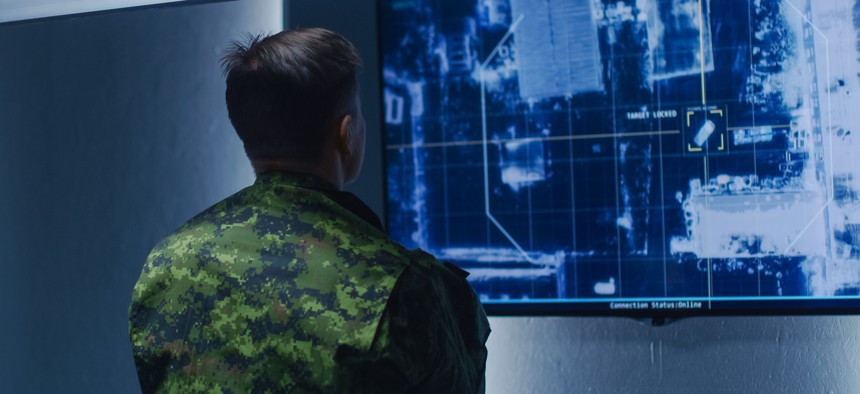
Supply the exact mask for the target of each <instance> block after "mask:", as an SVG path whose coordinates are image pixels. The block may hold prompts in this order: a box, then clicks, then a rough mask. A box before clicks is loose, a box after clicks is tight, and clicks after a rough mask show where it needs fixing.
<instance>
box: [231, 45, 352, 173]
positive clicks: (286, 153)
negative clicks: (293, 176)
mask: <svg viewBox="0 0 860 394" xmlns="http://www.w3.org/2000/svg"><path fill="white" fill-rule="evenodd" d="M222 66H223V68H224V72H225V74H226V75H227V93H226V97H227V112H228V114H229V116H230V121H231V122H232V123H233V127H234V128H235V129H236V132H237V134H238V135H239V138H240V139H241V140H242V142H243V143H244V145H245V152H246V153H247V155H248V158H249V159H250V160H251V163H252V165H253V166H254V170H255V171H256V172H257V173H258V174H259V173H262V172H266V171H270V170H293V171H300V172H310V173H315V174H317V175H323V176H324V177H327V178H329V180H331V181H332V182H334V183H336V186H338V187H342V186H343V184H346V183H348V182H350V181H352V180H353V179H354V178H355V176H356V175H357V174H358V172H359V170H360V169H361V163H362V161H363V157H364V139H365V129H364V128H365V125H364V118H363V117H362V114H361V104H360V102H359V98H358V90H359V87H358V80H357V74H358V71H359V68H360V67H361V59H360V58H359V56H358V52H357V51H356V49H355V47H353V45H352V44H351V43H350V42H349V41H347V40H346V39H345V38H344V37H343V36H341V35H340V34H337V33H335V32H332V31H329V30H325V29H318V28H313V29H295V30H287V31H283V32H280V33H277V34H274V35H272V36H268V37H264V36H249V37H248V38H247V40H246V41H245V42H236V43H234V44H233V46H232V47H231V48H230V49H229V50H228V51H227V53H226V54H225V55H224V58H223V60H222ZM332 172H338V174H335V173H332ZM332 177H335V178H337V177H339V179H340V184H337V183H338V179H331V178H332Z"/></svg>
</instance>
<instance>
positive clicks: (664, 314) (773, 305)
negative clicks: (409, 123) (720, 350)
mask: <svg viewBox="0 0 860 394" xmlns="http://www.w3.org/2000/svg"><path fill="white" fill-rule="evenodd" d="M383 1H388V0H375V2H374V5H375V12H376V21H377V23H376V43H377V53H376V55H377V61H378V64H379V68H378V69H377V70H376V72H377V76H378V78H379V86H377V100H378V103H379V119H380V120H381V122H380V123H381V124H380V139H379V140H380V141H381V143H382V174H381V175H382V183H383V199H384V201H383V204H382V206H383V223H384V225H385V227H386V232H388V225H389V216H390V212H389V211H390V209H389V201H388V193H389V185H388V169H389V167H388V163H389V153H388V149H386V148H385V147H386V143H387V139H388V133H387V126H386V123H385V111H386V108H385V99H384V89H385V87H384V78H383V74H384V71H383V69H384V66H385V51H384V47H383V37H382V35H383V29H382V25H383V23H384V21H383V18H382V16H383V13H382V7H383V5H382V2H383ZM701 298H702V297H690V299H695V300H696V301H700V302H703V303H708V302H709V301H701ZM738 298H752V297H738ZM667 300H668V299H659V298H641V299H636V300H625V301H623V302H643V303H651V302H667ZM671 300H672V301H668V302H678V301H683V300H681V299H679V298H672V299H671ZM781 302H791V303H792V304H791V305H790V306H784V307H781V306H779V304H780V303H781ZM610 303H611V301H609V300H607V301H601V300H600V299H599V298H594V299H585V300H584V301H580V302H570V301H563V300H560V301H552V302H542V301H537V300H535V301H531V302H499V301H482V306H483V308H484V310H485V312H486V313H487V315H489V316H500V317H518V316H521V317H539V316H553V317H561V316H566V317H622V318H633V319H637V320H650V322H651V324H652V325H654V326H662V325H664V324H666V323H667V322H668V321H672V320H677V319H683V318H690V317H730V316H738V317H741V316H850V315H858V314H860V295H856V296H838V297H828V298H823V299H822V298H819V299H810V298H808V297H786V298H785V299H784V300H735V301H725V300H717V301H710V303H717V304H719V308H718V309H713V308H712V307H708V308H701V309H651V308H648V309H638V310H637V309H612V308H611V307H610ZM738 303H742V304H743V305H745V306H743V307H741V306H735V304H738ZM584 304H590V305H589V306H590V307H587V308H583V307H577V306H578V305H584ZM760 304H767V305H766V306H765V305H760ZM839 304H842V305H839ZM601 306H603V307H601ZM711 306H712V305H711Z"/></svg>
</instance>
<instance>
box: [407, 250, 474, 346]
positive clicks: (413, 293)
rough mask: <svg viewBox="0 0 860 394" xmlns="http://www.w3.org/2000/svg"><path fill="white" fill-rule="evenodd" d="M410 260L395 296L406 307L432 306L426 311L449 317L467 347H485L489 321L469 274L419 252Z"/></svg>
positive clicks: (412, 253) (413, 252)
mask: <svg viewBox="0 0 860 394" xmlns="http://www.w3.org/2000/svg"><path fill="white" fill-rule="evenodd" d="M409 257H410V263H411V264H410V265H409V266H408V267H407V268H406V269H405V270H404V271H403V274H402V275H401V276H400V278H399V279H398V282H397V284H396V285H395V288H394V292H393V293H392V297H396V298H398V299H399V302H400V303H405V304H413V305H414V304H416V303H418V304H421V303H423V304H428V303H429V304H430V305H426V307H425V308H423V309H424V310H428V311H431V310H436V311H439V312H441V313H444V314H448V315H450V316H451V317H452V318H453V319H454V323H455V325H456V329H457V330H458V331H459V332H460V334H461V335H462V338H463V340H464V342H465V343H466V345H467V346H468V347H475V348H482V347H483V345H484V343H485V342H486V340H487V337H488V336H489V332H490V329H489V322H488V320H487V316H486V313H485V312H484V308H483V306H482V305H481V302H480V301H479V300H478V297H477V295H476V294H475V291H474V290H473V289H472V286H471V285H470V284H469V282H468V281H467V280H466V278H467V277H468V275H469V273H468V272H466V271H465V270H463V269H461V268H460V267H457V266H456V265H454V264H451V263H448V262H440V261H439V260H437V259H436V258H435V257H433V256H432V255H430V254H429V253H427V252H424V251H423V250H420V249H416V250H413V251H411V252H410V253H409ZM431 295H432V296H433V298H432V299H431V298H430V296H431Z"/></svg>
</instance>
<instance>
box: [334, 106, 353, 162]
mask: <svg viewBox="0 0 860 394" xmlns="http://www.w3.org/2000/svg"><path fill="white" fill-rule="evenodd" d="M352 138H353V135H352V115H349V114H347V115H344V116H343V117H342V118H340V125H339V126H338V132H337V150H338V152H340V153H341V154H342V155H346V156H349V155H351V154H352V149H353V143H352Z"/></svg>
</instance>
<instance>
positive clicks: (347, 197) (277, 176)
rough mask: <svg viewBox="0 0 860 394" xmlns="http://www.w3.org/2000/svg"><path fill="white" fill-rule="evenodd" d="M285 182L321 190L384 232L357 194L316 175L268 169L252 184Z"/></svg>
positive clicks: (375, 216) (279, 183)
mask: <svg viewBox="0 0 860 394" xmlns="http://www.w3.org/2000/svg"><path fill="white" fill-rule="evenodd" d="M285 184H286V185H292V186H297V187H300V188H303V189H310V190H315V191H318V192H321V193H323V194H325V195H326V196H327V197H328V198H330V199H331V200H332V201H334V202H336V203H337V204H338V205H340V206H341V207H343V208H344V209H346V210H348V211H350V212H352V213H353V214H354V215H356V216H358V217H359V218H361V219H362V220H364V221H365V222H367V223H368V224H370V225H371V226H373V227H376V229H378V230H379V231H382V232H385V228H384V227H383V226H382V221H381V220H379V216H377V215H376V213H375V212H373V210H372V209H370V207H368V206H367V204H365V203H364V202H363V201H361V199H360V198H358V196H356V195H355V194H352V193H350V192H346V191H342V190H337V188H335V187H334V185H332V184H331V183H329V182H327V181H326V180H324V179H322V178H320V177H318V176H316V175H311V174H305V173H299V172H287V171H268V172H264V173H262V174H258V175H257V180H256V181H254V186H264V185H265V186H269V185H285Z"/></svg>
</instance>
